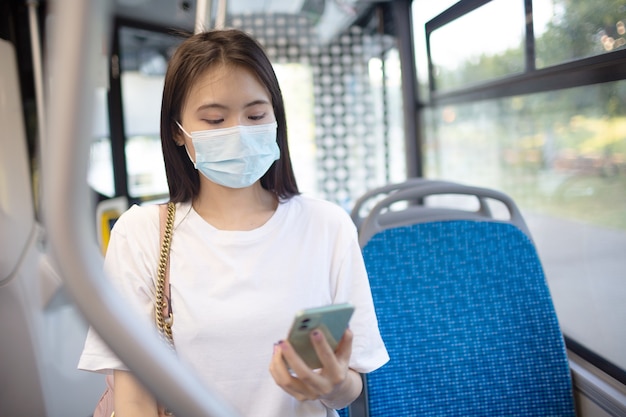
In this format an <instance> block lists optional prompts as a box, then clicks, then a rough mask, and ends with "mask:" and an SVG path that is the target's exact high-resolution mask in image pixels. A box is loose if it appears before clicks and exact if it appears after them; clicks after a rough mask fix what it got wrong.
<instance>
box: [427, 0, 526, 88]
mask: <svg viewBox="0 0 626 417" xmlns="http://www.w3.org/2000/svg"><path fill="white" fill-rule="evenodd" d="M525 28H526V19H525V13H524V2H523V1H515V2H511V1H508V0H493V1H491V2H489V3H487V4H485V5H483V6H481V7H479V8H478V9H476V10H474V11H472V12H470V13H468V14H466V15H464V16H461V17H459V18H457V19H455V20H453V21H452V22H450V23H448V24H446V25H445V26H442V27H440V28H438V29H435V30H434V31H433V32H432V33H431V35H430V51H431V60H432V64H433V69H434V72H433V78H434V83H435V90H448V89H451V88H456V87H461V86H465V85H470V84H476V83H479V82H483V81H486V80H490V79H495V78H500V77H503V76H505V75H510V74H516V73H521V72H522V71H523V70H524V63H525V58H524V44H525Z"/></svg>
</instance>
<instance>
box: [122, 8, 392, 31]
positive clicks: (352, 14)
mask: <svg viewBox="0 0 626 417" xmlns="http://www.w3.org/2000/svg"><path fill="white" fill-rule="evenodd" d="M197 2H198V0H117V1H116V2H115V8H114V11H113V12H114V14H115V15H117V16H120V17H123V18H127V19H131V20H138V21H141V22H147V23H151V24H156V25H159V26H166V27H175V28H180V29H185V30H189V31H191V30H193V27H194V21H195V18H196V4H197ZM375 2H376V3H380V0H379V1H374V0H227V1H226V5H227V19H226V20H227V22H228V19H229V17H233V16H238V15H246V14H266V13H278V14H299V13H302V14H306V15H307V16H308V17H309V18H313V19H314V20H315V21H316V22H317V25H318V27H319V32H320V34H322V35H323V36H326V37H328V38H330V37H331V36H332V35H334V34H336V33H338V32H340V31H341V30H342V29H345V28H346V27H348V26H349V25H350V24H352V23H353V22H354V20H355V19H356V17H357V16H358V15H359V13H361V12H362V11H363V10H365V9H367V8H368V7H370V6H371V5H372V4H373V3H375ZM208 3H210V4H212V7H211V13H210V14H211V16H212V18H213V19H215V16H216V12H217V4H218V1H217V0H213V1H210V0H209V1H208ZM322 40H328V39H322Z"/></svg>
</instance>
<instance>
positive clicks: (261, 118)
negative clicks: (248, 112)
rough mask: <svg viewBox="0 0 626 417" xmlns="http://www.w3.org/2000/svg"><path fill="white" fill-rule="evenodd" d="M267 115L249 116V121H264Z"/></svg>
mask: <svg viewBox="0 0 626 417" xmlns="http://www.w3.org/2000/svg"><path fill="white" fill-rule="evenodd" d="M265 116H266V114H265V113H263V114H259V115H254V116H248V119H250V120H252V121H255V122H256V121H259V120H263V118H265Z"/></svg>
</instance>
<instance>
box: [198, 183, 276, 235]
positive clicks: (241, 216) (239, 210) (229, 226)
mask: <svg viewBox="0 0 626 417" xmlns="http://www.w3.org/2000/svg"><path fill="white" fill-rule="evenodd" d="M277 206H278V199H277V198H276V196H275V195H274V194H273V193H272V192H270V191H268V190H265V189H264V188H263V187H261V184H260V183H259V182H257V183H255V184H254V185H252V186H251V187H247V188H240V189H233V188H226V187H222V186H219V185H216V184H213V183H211V184H202V185H201V187H200V193H199V195H198V197H196V199H195V200H194V201H193V208H194V210H195V211H196V212H197V213H198V214H199V215H200V217H202V218H203V219H204V220H205V221H206V222H208V223H209V224H211V225H212V226H214V227H215V228H217V229H220V230H241V231H246V230H253V229H256V228H258V227H260V226H262V225H263V224H265V223H266V222H267V221H268V220H269V219H270V218H271V217H272V215H273V214H274V212H275V211H276V207H277Z"/></svg>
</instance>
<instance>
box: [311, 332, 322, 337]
mask: <svg viewBox="0 0 626 417" xmlns="http://www.w3.org/2000/svg"><path fill="white" fill-rule="evenodd" d="M312 334H313V337H314V338H316V339H319V338H321V337H322V332H320V331H319V330H313V333H312Z"/></svg>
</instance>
